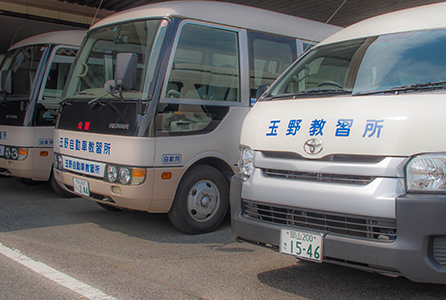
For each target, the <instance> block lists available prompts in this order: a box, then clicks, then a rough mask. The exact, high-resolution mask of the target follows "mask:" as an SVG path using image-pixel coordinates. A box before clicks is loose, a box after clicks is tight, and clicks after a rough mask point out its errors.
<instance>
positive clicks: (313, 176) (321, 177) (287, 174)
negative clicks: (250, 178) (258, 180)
mask: <svg viewBox="0 0 446 300" xmlns="http://www.w3.org/2000/svg"><path fill="white" fill-rule="evenodd" d="M262 173H263V176H265V177H273V178H282V179H292V180H305V181H317V182H328V183H342V184H355V185H367V184H369V183H370V182H372V181H373V180H374V179H375V177H372V176H361V175H344V174H326V173H313V172H297V171H286V170H277V169H262Z"/></svg>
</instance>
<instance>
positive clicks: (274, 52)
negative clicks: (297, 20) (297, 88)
mask: <svg viewBox="0 0 446 300" xmlns="http://www.w3.org/2000/svg"><path fill="white" fill-rule="evenodd" d="M248 40H249V42H248V43H249V44H248V45H249V53H250V62H249V65H250V71H249V74H250V80H249V86H250V93H251V98H255V97H256V92H257V88H258V87H259V86H260V85H265V84H271V83H272V82H273V81H274V80H276V78H277V77H278V76H279V75H280V74H281V73H282V72H283V71H285V69H286V68H287V67H289V66H290V65H291V63H292V62H293V61H294V60H296V59H297V49H296V48H297V47H296V40H295V39H292V38H285V37H280V36H275V35H271V34H265V33H258V32H249V33H248Z"/></svg>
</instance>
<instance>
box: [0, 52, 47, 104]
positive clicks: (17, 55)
mask: <svg viewBox="0 0 446 300" xmlns="http://www.w3.org/2000/svg"><path fill="white" fill-rule="evenodd" d="M46 48H47V46H45V45H33V46H26V47H22V48H19V49H14V50H11V51H9V52H8V53H7V54H6V56H5V58H4V60H3V64H2V72H3V71H7V70H9V71H11V76H12V77H11V79H12V91H11V92H12V93H11V94H10V95H7V99H8V101H14V100H29V97H30V95H31V94H32V90H31V89H32V86H33V83H34V79H35V76H36V72H37V67H38V66H39V63H40V60H41V58H42V55H43V52H44V51H45V49H46ZM0 84H1V83H0ZM2 90H3V87H2Z"/></svg>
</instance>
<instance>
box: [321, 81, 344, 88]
mask: <svg viewBox="0 0 446 300" xmlns="http://www.w3.org/2000/svg"><path fill="white" fill-rule="evenodd" d="M323 85H332V86H335V87H338V88H340V89H343V88H344V87H343V86H342V85H341V84H340V83H337V82H335V81H324V82H321V83H319V84H318V85H317V87H320V86H323Z"/></svg>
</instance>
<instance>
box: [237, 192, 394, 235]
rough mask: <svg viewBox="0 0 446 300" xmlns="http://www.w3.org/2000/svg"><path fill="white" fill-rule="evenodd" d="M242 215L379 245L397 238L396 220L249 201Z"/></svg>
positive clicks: (243, 203) (243, 206) (244, 203)
mask: <svg viewBox="0 0 446 300" xmlns="http://www.w3.org/2000/svg"><path fill="white" fill-rule="evenodd" d="M242 216H243V217H246V218H251V219H255V220H259V221H262V222H266V223H270V224H276V225H286V226H289V227H296V228H306V229H313V230H317V231H321V232H326V233H330V234H335V235H341V236H348V237H354V238H363V239H368V240H373V241H379V242H393V241H395V240H396V238H397V229H396V220H395V219H384V218H373V217H364V216H354V215H344V214H337V213H332V212H324V211H314V210H306V209H302V208H292V207H286V206H280V205H276V204H267V203H258V202H254V201H249V200H243V201H242Z"/></svg>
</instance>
